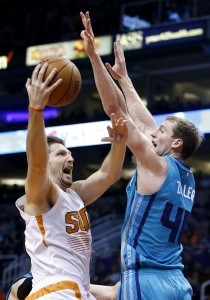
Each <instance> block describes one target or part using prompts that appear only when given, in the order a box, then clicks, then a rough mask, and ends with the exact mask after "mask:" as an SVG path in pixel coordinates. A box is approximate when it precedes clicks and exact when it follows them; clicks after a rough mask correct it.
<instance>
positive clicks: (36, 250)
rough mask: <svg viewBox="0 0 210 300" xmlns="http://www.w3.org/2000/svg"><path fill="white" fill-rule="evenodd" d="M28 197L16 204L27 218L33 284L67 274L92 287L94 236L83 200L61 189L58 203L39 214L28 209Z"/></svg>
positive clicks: (27, 247) (26, 231) (27, 240)
mask: <svg viewBox="0 0 210 300" xmlns="http://www.w3.org/2000/svg"><path fill="white" fill-rule="evenodd" d="M24 202H25V196H23V197H21V198H19V199H18V200H17V201H16V206H17V208H18V209H19V211H20V214H21V216H22V218H23V219H24V220H25V223H26V229H25V245H26V251H27V253H28V255H29V256H30V259H31V266H32V267H31V271H32V274H33V287H34V286H35V285H36V284H38V283H40V282H41V281H43V280H44V279H46V278H47V277H51V276H56V275H57V276H65V277H68V278H70V279H71V280H75V281H77V282H79V283H80V284H81V286H83V287H84V289H85V290H89V284H90V277H89V264H90V257H91V251H92V237H91V232H90V224H89V217H88V214H87V211H86V208H85V206H84V203H83V201H82V199H81V198H80V197H79V196H78V194H77V193H76V192H74V191H73V190H72V189H68V191H67V192H64V191H62V190H61V189H59V197H58V199H57V201H56V203H55V205H54V206H53V207H52V208H51V209H50V210H49V211H48V212H47V213H44V214H42V215H39V216H29V215H27V214H26V213H25V212H24Z"/></svg>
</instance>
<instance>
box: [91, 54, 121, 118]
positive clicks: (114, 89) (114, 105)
mask: <svg viewBox="0 0 210 300" xmlns="http://www.w3.org/2000/svg"><path fill="white" fill-rule="evenodd" d="M89 58H90V62H91V65H92V68H93V73H94V78H95V83H96V87H97V90H98V93H99V95H100V98H101V101H102V105H103V108H104V110H105V112H106V114H107V115H108V116H110V115H111V113H113V112H114V113H115V114H116V116H117V118H118V117H120V116H121V115H122V114H121V112H122V111H124V112H125V111H126V104H125V99H124V96H123V94H122V92H121V90H120V89H119V87H118V86H117V85H116V83H115V82H114V80H113V79H112V77H111V76H110V75H109V73H108V71H107V69H106V68H105V66H104V64H103V62H102V60H101V58H100V56H99V55H98V54H97V53H95V54H93V55H91V56H90V57H89Z"/></svg>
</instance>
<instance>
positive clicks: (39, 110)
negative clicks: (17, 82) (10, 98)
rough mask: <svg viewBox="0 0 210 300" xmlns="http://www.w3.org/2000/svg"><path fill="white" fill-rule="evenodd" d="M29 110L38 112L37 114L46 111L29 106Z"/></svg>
mask: <svg viewBox="0 0 210 300" xmlns="http://www.w3.org/2000/svg"><path fill="white" fill-rule="evenodd" d="M28 109H29V110H32V111H37V112H43V111H44V108H37V107H34V106H32V105H29V106H28Z"/></svg>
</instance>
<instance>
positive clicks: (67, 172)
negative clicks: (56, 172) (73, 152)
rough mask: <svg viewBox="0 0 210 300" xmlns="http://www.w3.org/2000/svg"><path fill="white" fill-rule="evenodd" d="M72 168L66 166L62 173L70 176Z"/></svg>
mask: <svg viewBox="0 0 210 300" xmlns="http://www.w3.org/2000/svg"><path fill="white" fill-rule="evenodd" d="M71 171H72V167H70V166H67V167H65V168H64V169H63V173H64V174H67V175H71Z"/></svg>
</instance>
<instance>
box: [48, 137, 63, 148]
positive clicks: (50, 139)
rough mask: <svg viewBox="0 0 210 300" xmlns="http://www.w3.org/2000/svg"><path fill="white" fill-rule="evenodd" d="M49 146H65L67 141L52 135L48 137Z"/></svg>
mask: <svg viewBox="0 0 210 300" xmlns="http://www.w3.org/2000/svg"><path fill="white" fill-rule="evenodd" d="M47 144H48V147H49V146H51V145H52V144H61V145H63V146H65V141H64V140H62V139H61V138H59V137H57V136H55V135H52V134H50V135H47Z"/></svg>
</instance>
